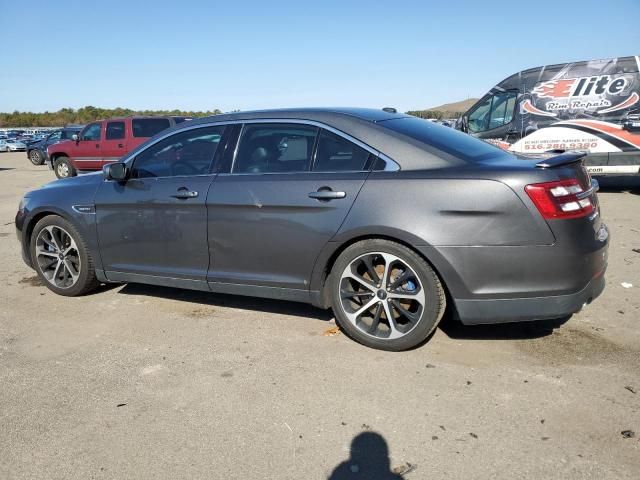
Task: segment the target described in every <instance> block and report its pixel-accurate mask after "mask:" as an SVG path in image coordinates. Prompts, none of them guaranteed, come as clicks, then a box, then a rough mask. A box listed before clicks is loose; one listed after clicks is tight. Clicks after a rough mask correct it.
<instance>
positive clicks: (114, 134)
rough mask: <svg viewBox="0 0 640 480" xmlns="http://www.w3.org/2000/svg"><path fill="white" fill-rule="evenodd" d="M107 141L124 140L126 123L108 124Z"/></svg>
mask: <svg viewBox="0 0 640 480" xmlns="http://www.w3.org/2000/svg"><path fill="white" fill-rule="evenodd" d="M106 137H107V140H120V139H123V138H124V122H109V123H107V134H106Z"/></svg>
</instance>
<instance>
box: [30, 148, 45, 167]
mask: <svg viewBox="0 0 640 480" xmlns="http://www.w3.org/2000/svg"><path fill="white" fill-rule="evenodd" d="M29 160H30V161H31V163H33V164H34V165H42V164H43V163H44V156H43V155H42V153H40V152H39V151H38V150H31V151H30V152H29Z"/></svg>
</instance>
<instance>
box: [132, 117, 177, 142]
mask: <svg viewBox="0 0 640 480" xmlns="http://www.w3.org/2000/svg"><path fill="white" fill-rule="evenodd" d="M170 126H171V124H170V122H169V119H168V118H134V119H133V120H131V129H132V130H133V136H134V137H136V138H149V137H153V136H154V135H155V134H156V133H160V132H161V131H162V130H164V129H166V128H169V127H170Z"/></svg>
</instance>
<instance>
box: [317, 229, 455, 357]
mask: <svg viewBox="0 0 640 480" xmlns="http://www.w3.org/2000/svg"><path fill="white" fill-rule="evenodd" d="M398 282H400V283H398ZM326 288H330V295H329V298H330V299H331V304H332V308H333V313H334V315H335V317H336V321H337V323H338V325H339V326H340V328H341V329H342V330H343V331H344V332H345V333H346V334H347V335H348V336H349V337H351V338H352V339H354V340H355V341H357V342H359V343H361V344H363V345H366V346H368V347H371V348H376V349H380V350H390V351H402V350H407V349H410V348H413V347H415V346H417V345H419V344H421V343H422V342H424V341H425V340H426V339H427V338H428V337H429V335H430V334H431V333H432V332H433V331H434V330H435V328H436V327H437V326H438V323H439V322H440V320H441V318H442V315H443V314H444V311H445V308H446V299H445V293H444V288H443V286H442V283H441V281H440V279H439V278H438V275H437V274H436V272H435V271H434V270H433V269H432V268H431V266H430V265H429V264H428V263H427V262H426V261H425V260H424V259H423V258H422V257H420V256H419V255H418V254H417V253H415V252H414V251H413V250H411V249H409V248H407V247H405V246H404V245H401V244H399V243H396V242H391V241H388V240H382V239H371V240H364V241H361V242H358V243H355V244H353V245H351V246H349V247H348V248H347V249H345V251H344V252H342V254H341V255H340V256H339V257H338V259H337V260H336V262H335V264H334V265H333V268H332V269H331V274H330V276H329V281H328V282H327V285H326ZM368 305H369V308H366V307H367V306H368ZM389 316H390V317H391V318H392V319H393V320H392V321H389V320H388V318H389Z"/></svg>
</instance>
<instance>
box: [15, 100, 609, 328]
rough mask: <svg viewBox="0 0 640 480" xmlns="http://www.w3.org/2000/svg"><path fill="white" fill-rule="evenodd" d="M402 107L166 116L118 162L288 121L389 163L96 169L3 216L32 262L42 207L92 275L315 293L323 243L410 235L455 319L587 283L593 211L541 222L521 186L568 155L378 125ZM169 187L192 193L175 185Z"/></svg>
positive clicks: (320, 300) (530, 302)
mask: <svg viewBox="0 0 640 480" xmlns="http://www.w3.org/2000/svg"><path fill="white" fill-rule="evenodd" d="M405 117H406V116H405V115H403V114H395V113H388V112H382V111H376V110H359V109H351V110H338V109H333V110H332V109H310V110H277V111H265V112H246V113H243V112H241V113H237V114H231V115H220V116H216V117H210V118H206V119H200V120H194V121H192V122H189V123H188V124H181V125H178V126H176V127H173V128H171V129H168V130H166V131H165V132H162V133H161V134H159V135H157V136H156V137H154V138H152V139H150V140H149V141H147V142H146V143H145V144H143V145H141V146H140V147H139V148H137V149H136V150H135V151H133V152H131V153H130V154H129V155H128V157H127V158H126V159H125V160H124V161H125V162H128V164H131V162H132V161H133V159H134V158H135V157H136V155H137V154H138V153H139V152H140V151H142V150H144V149H145V148H147V147H148V146H150V145H152V144H153V143H155V142H156V141H159V140H160V139H161V138H164V137H166V136H167V135H170V134H172V133H173V132H177V131H182V130H183V129H186V128H198V127H199V126H205V125H212V124H221V123H222V124H225V123H242V122H245V121H249V122H255V121H258V122H260V121H264V122H267V121H273V120H277V121H279V122H282V121H284V120H291V121H301V122H312V123H313V124H314V125H316V126H317V125H323V126H326V127H327V128H331V129H333V131H338V132H341V133H342V134H344V135H347V136H350V137H353V138H355V139H357V140H359V141H360V142H361V144H363V145H365V146H366V147H367V148H368V149H369V150H370V151H371V152H372V153H376V154H378V155H384V156H386V157H389V158H390V159H393V160H394V161H395V162H396V163H398V164H399V165H400V171H397V172H371V173H369V172H354V173H348V174H345V173H334V174H331V173H329V174H327V173H300V174H260V175H234V174H229V172H225V171H222V172H221V173H220V174H218V175H216V174H214V173H212V174H211V175H205V176H198V177H174V178H168V179H145V180H144V181H141V180H129V181H128V182H126V183H118V182H113V181H106V180H104V179H103V177H102V176H101V175H99V174H93V175H86V176H81V177H76V178H72V179H65V180H61V181H57V182H53V183H52V184H50V185H48V186H46V187H45V188H43V189H40V190H36V191H33V192H30V193H29V194H27V196H26V199H25V206H24V209H23V210H22V211H21V212H18V215H17V217H16V226H17V228H18V230H19V237H20V238H21V239H22V241H23V256H24V257H25V260H26V261H27V262H28V263H29V262H30V259H29V256H28V238H29V235H30V230H31V229H32V228H33V225H34V223H35V221H36V220H37V219H38V218H41V215H43V214H44V213H45V212H54V213H57V214H59V215H62V216H64V217H65V218H67V219H69V220H71V221H72V222H73V223H74V224H75V225H77V226H78V229H79V231H80V232H81V234H82V236H83V238H85V240H86V241H87V244H88V246H89V249H90V250H91V252H92V253H93V256H94V257H95V263H96V268H97V273H98V275H99V278H100V279H102V280H105V281H134V282H135V281H137V282H143V283H152V284H159V285H169V286H178V287H184V288H197V289H203V290H212V291H218V292H226V293H236V294H247V295H257V296H265V297H273V298H284V299H290V300H297V301H305V302H311V303H313V304H315V305H318V306H323V307H326V306H328V301H327V296H326V294H325V293H326V292H325V290H324V285H325V282H326V278H327V275H328V274H329V273H330V269H331V264H332V261H333V260H334V259H335V257H336V255H337V254H338V253H339V252H340V251H341V249H343V248H344V247H345V246H346V245H348V244H350V243H351V242H353V241H357V240H358V239H361V238H370V237H383V238H389V239H393V240H396V241H399V242H402V243H405V244H407V245H408V246H410V247H412V248H414V249H415V250H416V251H418V252H420V253H422V254H423V255H424V256H425V258H426V259H427V260H428V261H429V262H431V264H432V265H433V266H434V268H435V269H436V271H437V272H438V273H439V275H440V276H441V277H442V279H443V281H444V283H445V286H446V288H447V291H448V294H449V295H450V296H451V298H452V300H453V303H454V305H455V306H456V308H457V311H458V314H459V315H460V318H461V320H462V321H463V322H466V323H481V322H492V321H508V320H509V319H513V320H524V319H533V318H548V317H550V316H559V315H564V314H567V313H572V312H574V311H576V310H577V309H579V308H580V306H581V305H582V303H583V302H585V301H590V300H592V299H593V298H595V297H596V296H597V295H598V294H599V293H600V291H601V290H602V284H603V281H602V278H603V277H602V273H603V271H604V269H605V267H606V247H607V239H606V235H603V234H602V230H603V228H605V227H604V226H603V225H602V224H601V222H600V217H599V216H598V215H596V216H595V218H592V219H589V218H580V219H574V220H559V221H549V222H546V221H545V220H544V219H542V217H541V216H540V214H539V213H538V212H537V210H536V208H535V206H534V205H533V204H532V202H531V200H530V199H529V198H528V196H527V195H526V194H525V192H524V186H525V185H527V184H530V183H536V182H543V181H553V180H558V179H563V178H574V177H576V175H584V173H583V171H582V170H580V168H578V167H576V165H569V166H561V167H558V168H553V169H537V168H535V167H534V164H535V161H532V160H522V159H517V158H515V157H513V156H510V155H506V154H504V153H503V152H500V151H496V155H495V159H492V158H489V159H486V160H483V161H482V162H468V161H465V160H464V159H463V158H458V157H456V156H452V155H450V154H447V153H444V152H439V151H438V150H437V149H434V148H432V147H430V146H429V145H425V144H424V143H423V142H419V141H416V140H414V139H412V138H409V137H407V136H405V135H401V134H398V133H395V132H393V131H391V130H389V129H388V128H385V127H384V122H385V121H388V120H392V119H401V118H405ZM433 128H436V130H434V134H436V135H437V132H438V130H437V128H443V129H446V127H440V126H437V125H434V126H433ZM461 135H462V134H461ZM367 177H368V178H367ZM180 187H186V188H189V189H194V190H197V191H199V192H200V195H199V196H198V197H197V198H195V199H189V200H176V199H172V198H171V195H172V193H174V192H175V191H176V190H177V189H178V188H180ZM320 187H328V188H331V189H333V190H340V191H345V192H346V196H345V198H344V199H339V200H332V201H330V202H326V203H324V202H320V201H318V200H315V199H311V198H309V197H308V193H309V192H312V191H315V190H317V189H319V188H320ZM205 192H206V193H205ZM74 205H76V206H77V205H90V206H93V205H95V207H96V212H97V213H78V212H77V211H76V210H74V209H73V208H72V207H73V206H74ZM96 221H97V222H96ZM505 302H507V303H505ZM500 312H507V313H506V314H505V313H500Z"/></svg>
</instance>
